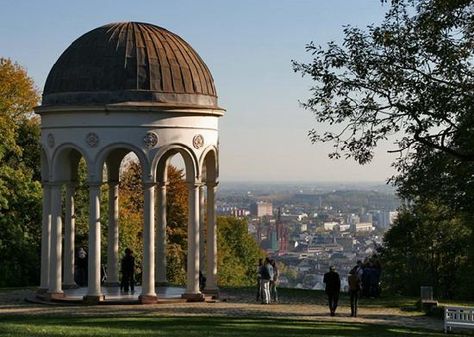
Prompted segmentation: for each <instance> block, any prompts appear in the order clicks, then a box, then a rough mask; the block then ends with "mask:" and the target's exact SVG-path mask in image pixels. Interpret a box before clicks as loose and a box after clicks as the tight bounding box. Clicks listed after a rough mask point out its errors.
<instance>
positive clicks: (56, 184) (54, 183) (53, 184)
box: [46, 181, 63, 188]
mask: <svg viewBox="0 0 474 337" xmlns="http://www.w3.org/2000/svg"><path fill="white" fill-rule="evenodd" d="M62 185H63V182H62V181H50V182H48V183H47V184H46V186H49V187H50V188H54V187H57V188H59V187H61V186H62Z"/></svg>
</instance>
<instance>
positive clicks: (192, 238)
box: [183, 183, 204, 301]
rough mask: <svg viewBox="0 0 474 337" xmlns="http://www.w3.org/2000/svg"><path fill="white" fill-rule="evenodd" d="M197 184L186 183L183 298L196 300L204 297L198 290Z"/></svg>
mask: <svg viewBox="0 0 474 337" xmlns="http://www.w3.org/2000/svg"><path fill="white" fill-rule="evenodd" d="M199 187H200V185H199V184H196V183H188V203H189V206H188V208H189V216H188V261H187V266H188V268H187V269H188V270H187V284H186V292H185V293H184V294H183V297H184V298H187V299H188V300H192V301H197V300H202V299H203V298H204V297H203V295H202V294H201V292H200V290H199Z"/></svg>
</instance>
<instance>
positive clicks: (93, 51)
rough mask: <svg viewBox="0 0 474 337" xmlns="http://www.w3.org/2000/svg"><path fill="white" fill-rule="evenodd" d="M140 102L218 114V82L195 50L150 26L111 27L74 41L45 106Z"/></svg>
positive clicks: (48, 87) (53, 75) (54, 72)
mask: <svg viewBox="0 0 474 337" xmlns="http://www.w3.org/2000/svg"><path fill="white" fill-rule="evenodd" d="M125 102H137V103H138V102H141V103H148V104H158V105H166V106H186V107H196V108H200V107H201V108H204V107H207V108H217V94H216V89H215V87H214V80H213V78H212V75H211V73H210V71H209V69H208V68H207V66H206V64H205V63H204V62H203V60H202V59H201V58H200V57H199V55H198V54H197V53H196V52H195V51H194V49H193V48H192V47H191V46H190V45H189V44H188V43H186V41H184V40H183V39H181V38H180V37H179V36H177V35H176V34H173V33H171V32H170V31H168V30H166V29H164V28H161V27H158V26H155V25H152V24H147V23H139V22H126V23H112V24H108V25H105V26H102V27H99V28H96V29H94V30H92V31H90V32H88V33H86V34H84V35H83V36H81V37H80V38H78V39H77V40H76V41H74V42H73V43H72V44H71V45H70V46H69V48H67V49H66V50H65V51H64V53H63V54H62V55H61V56H60V57H59V59H58V60H57V62H56V63H55V64H54V66H53V68H52V69H51V71H50V73H49V75H48V78H47V80H46V84H45V87H44V92H43V106H51V105H97V104H112V103H125Z"/></svg>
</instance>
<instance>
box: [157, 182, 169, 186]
mask: <svg viewBox="0 0 474 337" xmlns="http://www.w3.org/2000/svg"><path fill="white" fill-rule="evenodd" d="M169 184H170V182H169V181H159V182H157V183H156V185H157V186H158V187H167V186H168V185H169Z"/></svg>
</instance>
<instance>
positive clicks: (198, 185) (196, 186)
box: [186, 181, 204, 188]
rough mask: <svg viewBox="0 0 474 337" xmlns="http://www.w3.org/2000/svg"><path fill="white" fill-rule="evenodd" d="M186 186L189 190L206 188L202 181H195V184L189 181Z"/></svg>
mask: <svg viewBox="0 0 474 337" xmlns="http://www.w3.org/2000/svg"><path fill="white" fill-rule="evenodd" d="M186 185H187V186H188V188H200V187H201V186H204V183H202V182H200V181H193V182H189V181H187V182H186Z"/></svg>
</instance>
